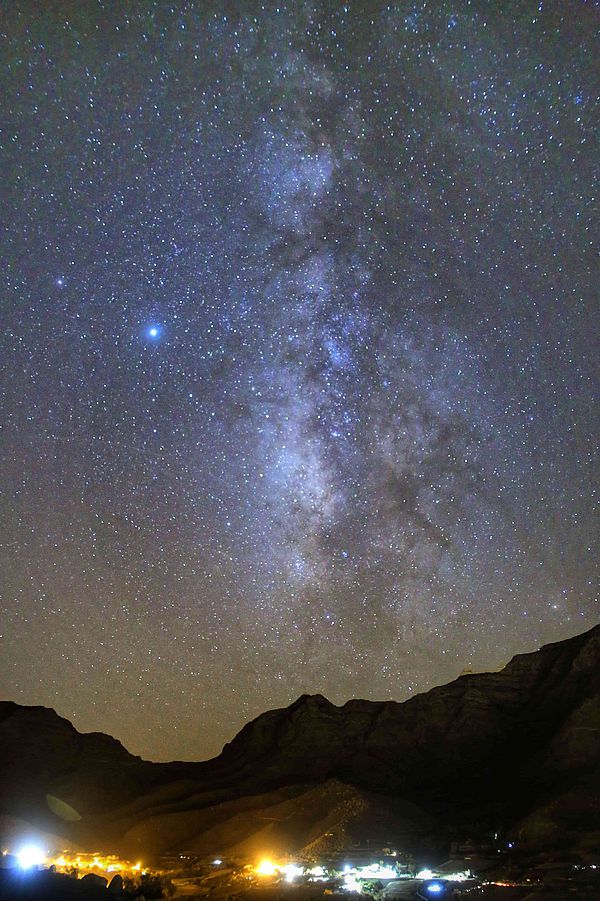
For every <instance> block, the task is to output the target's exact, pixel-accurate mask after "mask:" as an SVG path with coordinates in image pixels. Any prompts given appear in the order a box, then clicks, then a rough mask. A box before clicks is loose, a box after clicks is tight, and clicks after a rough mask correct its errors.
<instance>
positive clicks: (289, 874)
mask: <svg viewBox="0 0 600 901" xmlns="http://www.w3.org/2000/svg"><path fill="white" fill-rule="evenodd" d="M282 872H283V873H285V881H286V882H293V881H294V879H296V878H297V877H298V876H302V874H303V872H304V870H303V869H302V867H297V866H296V864H295V863H288V864H287V865H286V866H285V867H283V868H282Z"/></svg>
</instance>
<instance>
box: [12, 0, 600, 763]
mask: <svg viewBox="0 0 600 901" xmlns="http://www.w3.org/2000/svg"><path fill="white" fill-rule="evenodd" d="M599 19H600V17H599V16H598V10H597V8H595V4H593V3H591V2H587V3H586V2H583V0H581V2H575V0H571V2H552V3H550V2H533V3H530V2H506V3H502V4H500V3H495V2H483V0H482V2H467V0H465V2H459V3H458V2H457V3H446V2H441V0H440V2H438V3H432V2H429V3H428V2H408V3H397V4H391V5H385V4H377V3H368V4H367V3H352V4H351V3H348V4H346V5H343V4H342V3H339V4H329V3H327V4H318V5H314V6H313V5H312V4H310V3H302V2H297V3H296V2H294V3H290V4H289V5H286V4H285V3H279V4H277V3H273V4H265V5H259V4H252V3H243V4H242V3H240V4H223V3H204V2H203V3H200V2H198V3H194V2H184V0H179V2H174V3H167V2H150V0H144V2H142V0H140V2H133V0H130V2H122V3H109V2H102V0H80V2H78V3H67V2H64V3H59V2H57V3H50V2H40V3H35V4H33V3H31V2H28V0H12V2H11V3H9V4H6V5H5V8H4V11H3V15H2V20H1V22H0V28H1V30H2V60H1V65H2V70H1V71H2V84H3V99H2V116H1V132H0V141H1V148H2V150H1V152H2V161H3V179H2V185H1V187H0V191H1V193H2V205H1V210H2V220H3V245H2V246H3V261H4V263H3V278H2V281H3V314H2V315H3V322H2V326H3V327H2V334H1V337H0V346H1V354H0V367H1V371H2V394H1V395H0V401H1V411H2V415H1V420H0V424H1V427H2V428H1V433H0V435H1V445H0V466H1V475H0V479H1V482H0V485H1V489H2V517H1V519H0V572H1V574H2V578H1V580H0V591H1V604H2V608H1V609H2V618H1V622H0V627H1V628H0V631H1V639H0V693H1V694H2V696H3V697H7V698H11V699H13V700H16V701H18V702H20V703H27V704H44V705H48V706H53V707H55V708H56V709H57V711H58V712H59V713H61V714H62V715H64V716H67V717H68V718H70V719H71V720H72V721H73V722H74V723H75V725H76V726H77V727H78V728H79V729H82V730H102V731H106V732H110V733H112V734H114V735H115V736H117V737H118V738H119V739H120V740H121V741H123V742H124V744H125V745H126V746H127V747H128V748H129V749H130V750H131V751H133V752H135V753H138V754H142V755H143V756H146V757H149V758H153V759H168V758H173V757H179V758H196V759H198V758H202V757H206V756H210V755H212V754H215V753H218V751H219V750H220V748H221V747H222V745H223V743H224V742H225V741H227V740H229V739H230V738H232V737H233V735H234V734H235V732H236V731H237V730H238V729H239V728H240V727H241V726H242V725H243V723H244V722H245V721H246V720H247V719H249V718H250V717H252V716H255V715H257V714H258V713H260V712H262V711H263V710H265V709H268V708H270V707H274V706H283V705H285V704H287V703H290V702H291V701H293V700H294V699H295V698H296V697H297V696H298V695H299V694H301V693H303V692H311V693H313V692H321V693H323V694H325V695H326V696H328V697H329V698H330V699H331V700H332V701H333V702H334V703H343V702H344V701H345V700H347V699H349V698H351V697H366V698H374V699H388V698H393V699H397V700H403V699H404V698H406V697H409V696H410V695H411V694H414V693H416V692H418V691H422V690H426V689H427V688H429V687H431V686H433V685H435V684H439V683H441V682H444V681H448V680H450V679H452V678H455V677H456V676H457V675H459V673H460V672H461V671H462V670H463V669H465V668H470V669H473V670H475V671H477V670H483V669H490V668H491V669H494V668H497V667H500V666H502V665H503V664H504V663H506V661H507V660H508V659H509V657H510V656H511V655H513V654H515V653H518V652H522V651H528V650H534V649H536V648H537V647H539V646H540V645H541V644H542V643H544V642H547V641H553V640H559V639H562V638H565V637H568V636H570V635H573V634H575V633H577V632H580V631H583V630H584V629H586V628H589V627H591V626H592V625H594V624H595V622H596V621H597V619H598V614H599V609H600V608H599V605H598V595H597V565H596V560H597V549H598V547H597V537H598V533H597V526H595V525H594V520H593V518H592V517H593V511H594V499H595V491H596V486H597V484H598V472H597V458H596V457H595V449H596V446H597V437H598V419H597V407H594V392H595V388H596V387H597V383H595V382H594V375H595V369H594V367H595V361H596V359H597V350H598V347H597V325H598V317H597V300H596V298H595V284H597V282H598V274H599V273H598V267H597V262H596V256H595V253H594V247H593V233H594V222H593V217H594V215H595V212H596V206H595V201H594V197H593V186H594V165H595V159H596V148H595V143H594V135H595V132H596V129H597V126H598V116H597V112H598V102H597V89H598V83H599V82H598V73H597V71H595V70H594V57H595V56H596V58H597V47H594V44H593V35H594V32H595V31H596V30H597V27H598V24H599ZM594 325H595V326H596V331H595V330H594ZM594 468H595V471H594Z"/></svg>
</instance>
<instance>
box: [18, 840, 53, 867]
mask: <svg viewBox="0 0 600 901" xmlns="http://www.w3.org/2000/svg"><path fill="white" fill-rule="evenodd" d="M17 860H18V861H19V866H20V867H21V869H22V870H30V869H31V867H39V866H40V865H41V864H43V863H44V861H45V860H46V855H45V854H44V852H43V851H42V849H41V848H40V847H38V846H37V845H24V846H23V847H22V848H21V850H20V851H17Z"/></svg>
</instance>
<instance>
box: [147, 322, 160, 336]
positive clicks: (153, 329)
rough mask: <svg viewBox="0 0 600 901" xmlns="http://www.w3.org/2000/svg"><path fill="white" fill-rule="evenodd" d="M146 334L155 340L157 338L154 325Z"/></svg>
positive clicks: (156, 330)
mask: <svg viewBox="0 0 600 901" xmlns="http://www.w3.org/2000/svg"><path fill="white" fill-rule="evenodd" d="M148 334H149V335H150V337H151V338H156V337H157V336H158V329H157V328H156V326H155V325H153V326H152V328H151V329H148Z"/></svg>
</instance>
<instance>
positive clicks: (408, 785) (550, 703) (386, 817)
mask: <svg viewBox="0 0 600 901" xmlns="http://www.w3.org/2000/svg"><path fill="white" fill-rule="evenodd" d="M599 802H600V627H596V628H595V629H593V630H591V631H590V632H587V633H585V634H583V635H580V636H576V637H575V638H572V639H569V640H567V641H563V642H559V643H556V644H552V645H547V646H546V647H544V648H542V649H541V650H540V651H537V652H535V653H532V654H526V655H521V656H518V657H516V658H514V659H513V660H512V661H511V662H510V663H509V664H508V666H506V667H505V669H504V670H502V671H501V672H499V673H484V674H479V675H467V676H462V677H461V678H459V679H457V680H456V681H455V682H452V683H450V684H449V685H445V686H441V687H440V688H435V689H433V690H432V691H430V692H427V693H426V694H423V695H419V696H418V697H415V698H412V699H411V700H409V701H406V702H405V703H402V704H399V703H394V702H373V701H360V700H355V701H349V702H348V703H347V704H345V705H344V706H342V707H335V706H334V705H333V704H331V703H329V701H327V700H326V699H325V698H323V697H321V696H319V695H317V696H303V697H301V698H299V699H298V700H297V701H296V702H295V703H294V704H292V705H291V706H290V707H287V708H285V709H282V710H272V711H269V712H268V713H265V714H263V715H262V716H259V717H258V718H257V719H256V720H254V721H253V722H251V723H249V724H248V725H247V726H246V727H245V728H244V729H242V731H241V732H240V733H239V734H238V735H237V736H236V737H235V738H234V740H233V741H232V742H231V743H230V744H228V745H226V747H225V748H224V750H223V752H222V754H221V755H220V756H219V757H217V758H215V759H214V760H212V761H207V762H204V763H198V764H186V763H172V764H151V763H148V762H146V761H142V760H141V759H140V758H137V757H133V756H132V755H130V754H129V753H128V752H127V751H126V750H125V749H124V748H123V747H122V745H120V744H119V742H117V741H115V740H114V739H112V738H110V737H109V736H106V735H102V734H100V733H92V734H90V735H80V734H79V733H77V732H76V730H75V729H74V728H73V726H71V724H70V723H68V722H67V721H66V720H64V719H62V718H60V717H58V716H57V715H56V714H55V713H54V711H51V710H47V709H45V708H41V707H19V706H18V705H16V704H12V703H10V702H3V703H0V814H4V815H7V816H10V817H13V818H18V819H19V820H24V821H28V822H29V823H32V824H35V825H36V826H37V827H38V828H40V829H43V830H45V831H46V832H51V833H55V834H56V833H58V834H59V835H61V836H64V837H65V838H68V839H70V840H72V841H74V842H79V843H81V844H84V845H86V846H88V847H89V846H90V845H91V844H94V845H98V844H103V845H106V846H112V847H118V848H120V849H122V850H125V851H129V852H130V853H134V852H135V853H136V854H138V853H145V854H148V853H153V854H159V853H161V852H164V851H167V850H168V851H172V850H188V851H194V852H196V853H219V854H223V853H226V852H227V851H229V852H231V851H236V852H239V853H251V852H253V853H254V852H255V851H256V852H258V851H264V850H265V848H266V846H268V847H269V848H270V849H273V850H284V849H286V848H290V849H291V848H301V847H313V848H314V847H317V846H321V845H322V844H323V842H327V841H328V842H329V843H332V842H333V843H335V842H336V841H337V842H338V844H339V843H342V844H343V843H344V842H347V841H350V840H353V839H356V838H359V837H364V836H366V835H369V836H373V835H374V834H375V833H377V836H378V838H379V839H381V840H382V841H383V840H384V839H385V840H401V841H402V842H404V843H405V844H410V843H411V842H412V843H413V845H418V844H419V843H427V842H428V841H429V840H431V838H432V837H433V836H437V837H440V836H442V837H449V836H451V835H457V836H461V835H469V834H476V833H483V832H485V831H486V830H490V829H498V828H508V829H512V830H513V831H518V830H520V836H521V839H522V840H523V841H529V842H533V843H537V844H538V845H543V844H546V845H548V844H552V843H556V842H557V841H561V842H563V843H564V842H565V841H567V842H569V843H570V844H571V845H573V844H577V843H579V844H581V843H582V842H583V843H587V844H588V846H589V845H593V844H594V842H595V841H596V839H597V838H598V837H600V823H599V822H598V815H597V810H598V809H600V803H599Z"/></svg>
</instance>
